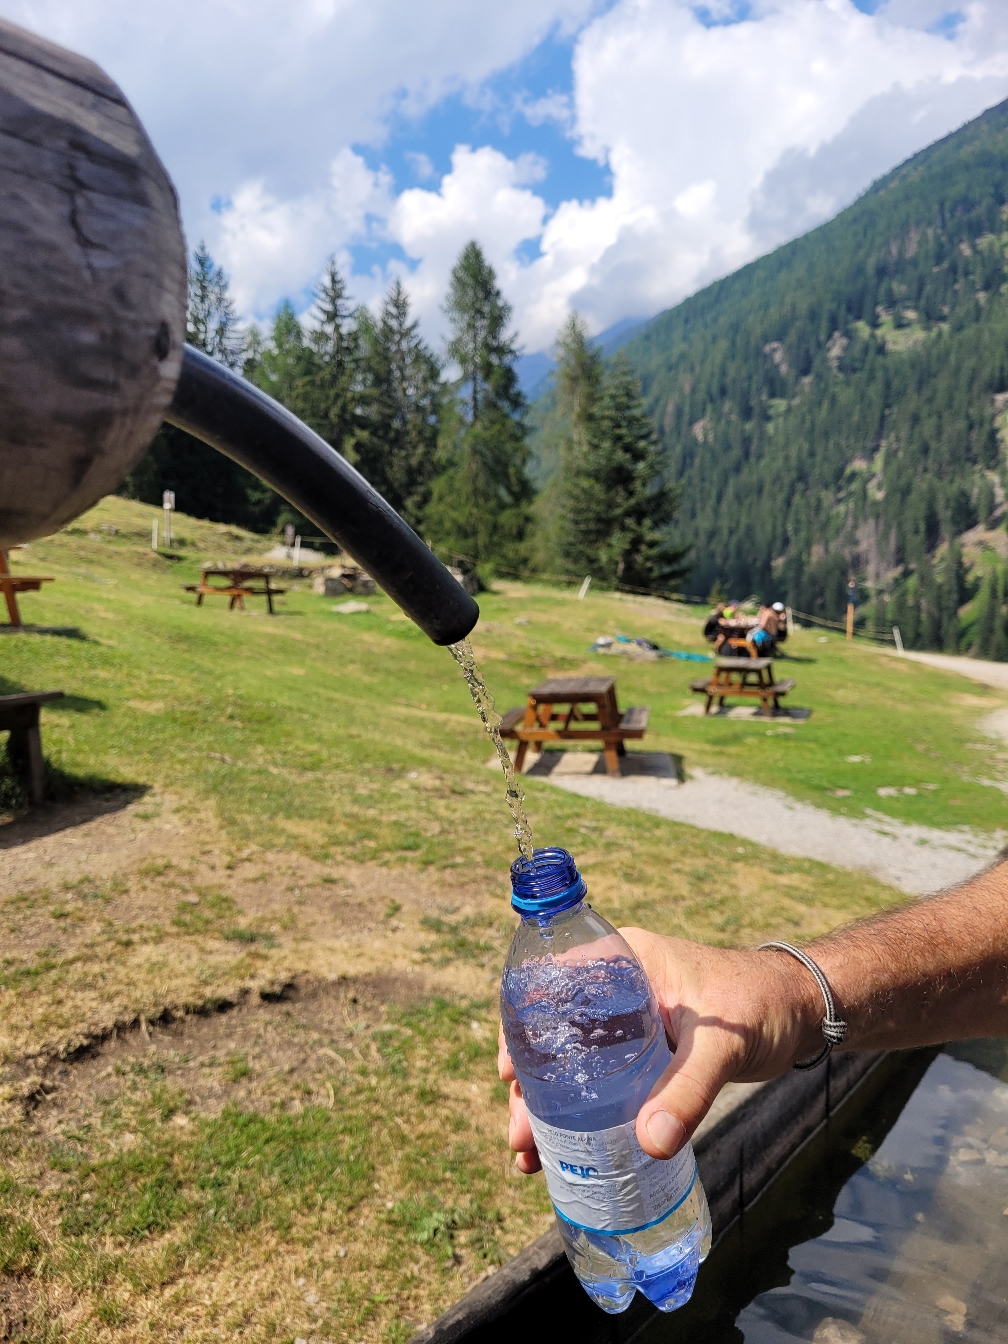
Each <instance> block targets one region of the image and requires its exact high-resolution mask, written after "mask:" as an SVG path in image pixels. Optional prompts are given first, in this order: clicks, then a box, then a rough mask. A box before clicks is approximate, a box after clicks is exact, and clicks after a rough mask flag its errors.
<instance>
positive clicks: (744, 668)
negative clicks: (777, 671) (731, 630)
mask: <svg viewBox="0 0 1008 1344" xmlns="http://www.w3.org/2000/svg"><path fill="white" fill-rule="evenodd" d="M794 684H795V683H794V678H793V677H784V678H783V679H782V680H780V681H775V680H774V672H773V659H772V658H715V660H714V671H713V672H712V673H711V675H710V677H708V678H706V679H704V680H701V681H694V682H691V683H690V690H691V691H696V693H697V694H698V695H705V696H706V697H707V703H706V704H705V705H704V713H705V714H709V713H710V708H711V705H712V704H713V703H714V701H715V700H716V701H717V702H718V704H719V705H721V706H723V705H724V702H725V700H726V699H727V698H728V697H729V696H731V697H732V698H733V699H734V698H735V697H736V696H747V697H752V698H755V699H758V700H759V701H760V712H761V713H762V714H765V715H767V717H769V718H772V717H773V713H774V710H777V709H780V697H781V696H782V695H787V693H788V691H790V690H792V689H793V688H794Z"/></svg>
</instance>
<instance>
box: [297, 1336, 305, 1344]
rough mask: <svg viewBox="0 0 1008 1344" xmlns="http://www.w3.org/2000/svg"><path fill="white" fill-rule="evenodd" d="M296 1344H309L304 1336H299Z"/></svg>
mask: <svg viewBox="0 0 1008 1344" xmlns="http://www.w3.org/2000/svg"><path fill="white" fill-rule="evenodd" d="M294 1344H308V1341H307V1340H306V1339H305V1338H304V1336H303V1335H298V1337H297V1338H296V1339H295V1340H294Z"/></svg>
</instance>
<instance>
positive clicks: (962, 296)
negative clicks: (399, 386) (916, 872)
mask: <svg viewBox="0 0 1008 1344" xmlns="http://www.w3.org/2000/svg"><path fill="white" fill-rule="evenodd" d="M1006 202H1008V102H1005V103H1002V104H1000V105H999V106H997V107H995V108H992V109H990V110H989V111H988V112H986V113H985V114H984V115H983V116H981V117H979V118H978V119H977V120H975V121H973V122H971V123H969V124H968V125H967V126H965V127H963V128H962V129H961V130H959V131H957V132H955V133H954V134H953V135H950V136H948V137H947V138H946V139H944V140H942V141H939V142H938V143H937V144H934V145H932V146H930V147H929V148H928V149H926V150H924V151H922V152H921V153H919V154H917V155H915V156H914V157H913V158H912V159H910V160H909V161H908V162H907V163H905V164H903V165H902V166H901V167H899V168H897V169H896V170H895V171H894V172H892V173H890V174H889V175H888V176H886V177H884V178H882V179H881V180H880V181H879V182H877V183H875V184H874V186H872V187H871V188H870V189H869V190H868V191H867V192H866V193H865V195H864V196H862V197H861V198H860V199H859V200H858V201H856V202H855V203H854V204H853V205H852V206H850V207H849V208H848V209H846V210H844V211H843V212H842V213H841V214H840V215H838V216H837V217H836V218H835V219H833V220H831V221H830V222H829V223H827V224H824V225H822V226H821V227H820V228H818V229H816V230H815V231H813V232H812V233H810V234H807V235H806V236H804V237H802V238H800V239H798V240H796V241H795V242H793V243H789V244H787V245H786V246H784V247H781V248H779V249H778V250H777V251H776V252H774V253H772V254H770V255H769V256H766V257H763V258H761V259H760V260H758V261H756V262H753V263H752V264H751V265H749V266H746V267H744V268H743V269H742V270H740V271H738V272H736V273H735V274H733V275H730V276H728V277H727V278H726V279H724V280H721V281H719V282H717V283H716V284H713V285H710V286H709V287H708V288H707V289H705V290H703V291H701V292H700V293H698V294H696V295H694V296H693V297H692V298H690V299H687V300H686V301H685V302H683V303H681V304H679V305H678V306H677V307H676V308H673V309H671V310H669V311H668V312H666V313H663V314H661V315H660V316H659V317H657V318H655V319H654V320H653V321H652V322H651V323H649V324H648V326H647V327H645V328H644V329H643V330H642V331H641V332H640V333H638V334H636V335H635V336H634V337H633V339H632V340H630V341H629V342H628V343H627V345H626V346H625V347H624V350H625V352H626V354H627V355H628V357H629V358H630V360H631V362H632V364H633V366H634V368H635V370H636V372H637V373H638V375H639V377H640V379H641V382H642V385H643V389H644V394H645V399H646V403H647V406H648V408H649V410H650V411H651V413H652V414H653V416H654V419H655V423H656V425H657V428H658V432H659V435H660V438H661V441H662V444H663V446H664V448H665V451H666V454H667V461H668V470H669V473H670V475H671V477H672V478H673V479H674V480H675V481H677V482H678V483H679V484H680V487H681V490H682V503H681V508H680V513H679V517H678V519H677V520H676V524H675V530H676V540H677V541H689V542H691V543H692V544H693V547H694V554H693V560H694V570H693V574H692V577H691V579H690V580H689V582H688V584H687V587H688V589H689V590H690V591H692V592H696V593H699V594H707V593H708V592H709V591H710V590H711V589H712V588H714V587H715V585H718V584H719V585H720V586H721V587H722V588H723V589H724V590H725V591H726V592H729V593H733V594H736V595H743V594H746V593H750V592H763V591H766V592H768V593H769V592H771V591H772V592H773V594H774V596H777V595H780V596H783V597H785V598H786V600H787V601H788V602H789V603H790V604H791V605H793V606H795V607H798V608H800V609H801V610H805V611H816V612H822V613H825V614H828V615H832V616H836V615H838V614H839V612H840V610H841V608H842V605H843V603H844V602H845V590H846V586H847V581H848V576H849V574H850V573H854V574H855V575H856V576H857V578H858V580H859V582H860V584H861V585H862V594H863V596H865V597H872V598H874V597H876V596H878V598H879V600H878V603H877V606H878V611H877V614H876V618H877V621H878V623H879V624H880V625H881V624H882V623H884V622H888V621H890V620H891V619H892V617H893V615H894V614H895V616H896V618H897V619H899V620H900V621H902V623H903V626H904V629H905V631H906V632H907V633H909V640H908V642H911V643H921V644H929V645H935V644H946V645H949V646H951V645H952V643H953V642H955V643H958V642H959V640H960V631H959V627H958V623H957V619H956V612H957V609H958V608H960V607H961V605H962V604H963V603H964V601H965V600H966V599H967V598H968V597H969V596H970V590H969V581H968V579H967V576H966V574H965V573H964V570H963V565H962V562H961V547H960V544H958V543H956V542H955V539H956V538H962V535H963V534H964V533H968V536H967V537H966V539H965V546H966V552H967V556H968V558H970V559H971V560H976V559H978V558H980V569H986V570H987V571H989V572H997V571H998V570H999V559H998V557H999V555H1000V556H1003V555H1004V554H1005V553H1006V550H1008V547H1006V543H1008V536H1006V534H1005V532H1004V531H1003V529H1001V530H999V531H995V530H993V527H994V525H996V524H998V523H999V522H1000V521H1001V519H1002V516H1003V500H1004V486H1005V484H1006V471H1005V453H1004V448H1003V446H1002V445H1001V443H1000V442H999V434H998V429H997V421H998V417H999V416H1000V415H1001V407H1002V404H1003V403H1005V402H1008V396H1005V394H1006V392H1008V297H1006V284H1005V282H1006V279H1008V276H1006V273H1005V266H1006V256H1008V207H1006ZM535 412H536V414H535V417H534V418H535V420H536V421H537V422H538V423H537V425H536V430H535V441H534V450H536V449H537V450H538V451H537V454H536V455H537V457H538V458H539V461H540V463H541V468H545V471H544V472H543V475H548V474H549V467H550V465H552V460H555V459H556V446H555V443H554V442H553V440H556V439H557V437H558V436H560V435H562V426H560V425H559V424H558V423H556V416H555V415H553V414H550V407H549V405H548V403H543V404H542V405H540V406H537V407H536V408H535ZM978 524H979V525H980V526H978ZM984 524H989V525H991V527H990V528H987V527H984V526H983V525H984ZM949 543H953V544H952V545H949ZM985 543H986V549H985ZM995 582H996V585H997V584H1000V583H1001V580H999V579H998V580H996V581H995ZM995 595H996V597H997V598H998V601H999V603H1000V602H1001V601H1003V598H1004V593H1003V588H1000V587H999V588H998V590H997V592H996V594H995Z"/></svg>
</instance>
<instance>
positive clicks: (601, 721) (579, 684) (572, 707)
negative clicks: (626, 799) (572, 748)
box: [501, 677, 651, 775]
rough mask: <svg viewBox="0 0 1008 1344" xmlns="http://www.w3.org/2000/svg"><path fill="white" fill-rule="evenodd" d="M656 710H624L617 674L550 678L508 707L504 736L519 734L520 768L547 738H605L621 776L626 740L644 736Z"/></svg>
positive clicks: (611, 768)
mask: <svg viewBox="0 0 1008 1344" xmlns="http://www.w3.org/2000/svg"><path fill="white" fill-rule="evenodd" d="M650 715H651V710H650V709H649V708H648V706H647V705H637V706H635V707H634V708H631V709H626V710H622V711H621V710H620V707H619V703H618V702H617V699H616V681H615V679H614V678H613V677H550V678H549V679H548V680H547V681H543V682H540V683H539V685H538V686H533V687H532V689H531V690H530V691H529V693H528V699H527V701H526V702H525V704H524V705H523V706H522V705H520V706H518V707H517V708H515V709H509V710H508V712H507V713H506V714H505V715H504V717H503V718H502V719H501V737H507V738H516V739H517V741H518V751H517V753H516V754H515V769H516V770H518V771H520V770H521V768H522V766H523V765H524V763H525V753H526V752H527V751H528V748H529V747H530V746H531V747H532V749H533V751H536V752H540V751H542V749H543V744H544V743H546V742H575V741H584V740H589V741H595V742H601V743H602V748H603V751H604V753H605V762H606V770H607V771H608V773H609V774H610V775H618V774H619V773H620V764H619V758H620V757H621V756H624V755H625V754H626V748H625V747H624V745H623V743H624V741H625V740H626V739H627V738H640V737H643V736H644V733H645V731H646V730H647V725H648V719H649V717H650Z"/></svg>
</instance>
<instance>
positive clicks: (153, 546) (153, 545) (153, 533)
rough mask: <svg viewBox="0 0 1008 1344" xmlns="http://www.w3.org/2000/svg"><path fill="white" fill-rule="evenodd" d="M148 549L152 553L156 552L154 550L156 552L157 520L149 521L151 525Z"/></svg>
mask: <svg viewBox="0 0 1008 1344" xmlns="http://www.w3.org/2000/svg"><path fill="white" fill-rule="evenodd" d="M150 548H151V550H152V551H156V550H157V519H156V518H153V519H151V525H150Z"/></svg>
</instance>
